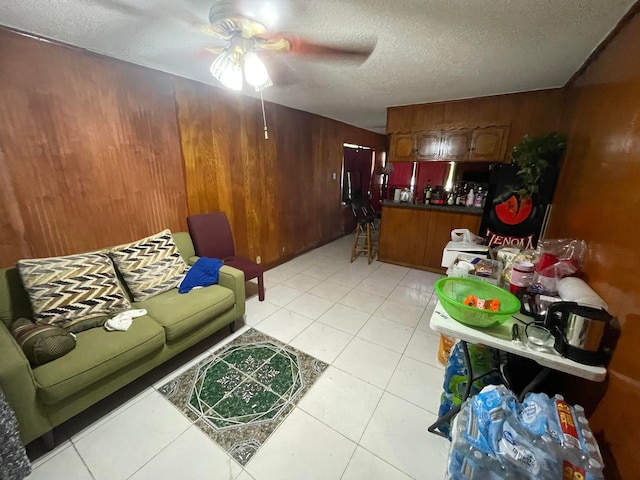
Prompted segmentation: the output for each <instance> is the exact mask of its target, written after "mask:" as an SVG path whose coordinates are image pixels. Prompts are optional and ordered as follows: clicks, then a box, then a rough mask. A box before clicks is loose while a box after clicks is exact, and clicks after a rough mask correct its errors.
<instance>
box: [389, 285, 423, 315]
mask: <svg viewBox="0 0 640 480" xmlns="http://www.w3.org/2000/svg"><path fill="white" fill-rule="evenodd" d="M430 298H431V292H425V291H424V290H419V289H416V288H409V287H403V286H402V285H398V286H397V287H396V288H395V289H394V290H393V292H391V294H389V299H390V300H395V301H396V302H400V303H406V304H408V305H413V306H416V307H421V308H423V309H424V308H426V306H427V303H429V299H430Z"/></svg>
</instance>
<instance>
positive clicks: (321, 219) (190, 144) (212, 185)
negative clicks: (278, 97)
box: [175, 79, 386, 264]
mask: <svg viewBox="0 0 640 480" xmlns="http://www.w3.org/2000/svg"><path fill="white" fill-rule="evenodd" d="M175 89H176V103H177V105H178V118H179V123H180V133H181V142H182V151H183V154H184V158H185V165H186V185H187V195H188V199H189V213H190V214H197V213H205V212H210V211H217V210H223V211H225V212H226V213H227V215H228V216H229V219H230V222H231V224H232V229H233V232H234V238H235V242H236V249H237V251H238V254H239V255H244V256H247V257H250V258H253V259H255V257H256V256H258V255H259V256H261V257H262V261H263V262H264V263H267V264H274V263H278V262H279V261H281V260H282V259H283V258H287V257H290V256H291V255H294V254H296V253H299V252H302V251H305V250H308V249H310V248H312V247H314V246H316V245H319V244H322V243H325V242H328V241H330V240H333V239H335V238H337V237H339V236H341V235H344V234H345V233H348V232H350V231H351V230H352V229H353V222H352V221H351V220H350V216H351V212H350V211H348V212H346V213H345V210H348V209H346V208H345V207H342V206H341V205H340V193H341V192H340V172H341V168H342V144H343V143H345V142H349V143H358V144H361V145H367V146H371V147H374V148H376V149H377V150H378V151H384V150H386V137H385V136H383V135H380V134H376V133H373V132H368V131H366V130H362V129H359V128H356V127H353V126H350V125H346V124H343V123H340V122H336V121H334V120H330V119H327V118H323V117H319V116H317V115H313V114H310V113H306V112H301V111H299V110H294V109H291V108H287V107H283V106H281V105H276V104H272V103H269V102H265V109H266V116H267V124H268V128H269V139H268V140H265V139H264V137H263V126H262V113H261V109H260V102H259V101H258V100H255V99H252V98H248V97H243V96H239V95H234V94H232V93H231V92H226V91H223V90H220V89H216V88H212V87H209V86H206V85H200V84H196V83H194V82H190V81H187V80H182V79H176V80H175ZM334 172H335V173H336V179H335V180H334V179H333V178H332V174H333V173H334Z"/></svg>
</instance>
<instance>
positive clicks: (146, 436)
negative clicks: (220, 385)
mask: <svg viewBox="0 0 640 480" xmlns="http://www.w3.org/2000/svg"><path fill="white" fill-rule="evenodd" d="M190 425H191V423H190V421H189V420H188V419H187V417H185V416H184V415H182V413H180V412H179V411H178V409H177V408H175V407H174V406H173V405H172V404H171V403H169V402H168V401H167V400H166V399H164V398H163V397H162V396H161V395H160V394H159V393H157V392H152V393H151V394H149V395H147V396H146V397H145V398H143V399H142V400H140V401H139V402H137V403H135V404H133V405H131V407H129V408H127V409H126V410H125V411H124V412H122V413H121V414H120V415H117V416H116V417H114V418H112V419H111V420H109V421H108V422H106V423H104V424H103V425H101V426H100V427H98V428H97V429H95V430H94V431H92V432H91V433H89V434H88V435H86V436H84V437H82V438H81V439H80V440H78V441H77V442H74V444H75V446H76V449H77V450H78V453H80V455H81V456H82V459H83V460H84V462H85V464H86V465H87V467H88V468H89V469H90V470H91V472H92V473H93V475H94V477H95V478H96V480H102V479H104V480H119V479H126V478H128V477H129V476H131V475H132V474H133V473H134V472H135V471H137V470H138V469H139V468H140V467H142V466H143V465H144V464H145V463H147V462H148V461H149V460H151V459H152V458H153V457H154V456H155V455H156V454H157V453H158V452H160V451H161V450H162V449H163V448H165V447H166V446H167V445H169V444H170V443H171V442H173V441H174V440H175V439H176V438H178V437H179V436H180V435H181V434H182V433H183V432H184V431H185V430H187V428H189V426H190ZM114 459H117V461H114Z"/></svg>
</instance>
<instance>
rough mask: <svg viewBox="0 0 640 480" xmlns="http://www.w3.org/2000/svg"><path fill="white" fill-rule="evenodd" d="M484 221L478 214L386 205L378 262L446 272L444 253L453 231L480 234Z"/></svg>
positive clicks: (381, 227) (381, 224)
mask: <svg viewBox="0 0 640 480" xmlns="http://www.w3.org/2000/svg"><path fill="white" fill-rule="evenodd" d="M445 208H446V207H445ZM481 219H482V216H481V214H480V212H478V211H473V212H468V213H467V212H459V211H447V210H445V209H442V208H441V209H436V208H433V207H425V206H412V205H410V204H408V205H398V206H395V205H383V206H382V220H381V222H380V237H379V246H378V260H380V261H381V262H388V263H395V264H398V265H404V266H406V267H411V268H418V269H422V270H429V271H433V272H437V273H444V271H445V269H444V268H442V267H441V266H440V262H441V260H442V251H443V250H444V247H445V246H446V245H447V243H448V242H449V241H450V240H451V230H453V229H454V228H468V229H469V230H470V231H471V232H473V233H478V231H479V229H480V221H481Z"/></svg>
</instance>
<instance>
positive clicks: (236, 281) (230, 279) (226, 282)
mask: <svg viewBox="0 0 640 480" xmlns="http://www.w3.org/2000/svg"><path fill="white" fill-rule="evenodd" d="M218 284H219V285H221V286H223V287H226V288H228V289H230V290H233V293H234V294H235V297H236V308H237V309H238V316H239V317H240V316H242V315H244V309H245V305H244V304H245V299H246V294H245V290H244V272H243V271H242V270H238V269H237V268H233V267H230V266H228V265H223V266H222V268H220V277H219V279H218Z"/></svg>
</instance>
